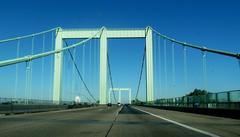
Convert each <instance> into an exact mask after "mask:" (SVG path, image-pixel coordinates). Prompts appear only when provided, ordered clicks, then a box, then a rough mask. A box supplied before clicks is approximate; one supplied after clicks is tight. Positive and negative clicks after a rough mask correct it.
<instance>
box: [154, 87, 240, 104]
mask: <svg viewBox="0 0 240 137" xmlns="http://www.w3.org/2000/svg"><path fill="white" fill-rule="evenodd" d="M154 105H158V106H166V107H167V106H168V107H190V108H216V109H240V90H233V91H226V92H219V93H208V94H207V95H201V96H183V97H176V98H168V99H157V100H156V101H154Z"/></svg>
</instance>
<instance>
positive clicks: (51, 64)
mask: <svg viewBox="0 0 240 137" xmlns="http://www.w3.org/2000/svg"><path fill="white" fill-rule="evenodd" d="M54 33H55V31H53V32H52V36H51V46H52V47H51V50H52V51H53V50H54V36H55V35H54ZM53 57H54V55H51V59H50V82H49V83H50V87H49V100H52V96H53V95H52V93H53V92H52V91H53V86H52V85H53V65H54V62H53V59H54V58H53Z"/></svg>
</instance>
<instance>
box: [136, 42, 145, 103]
mask: <svg viewBox="0 0 240 137" xmlns="http://www.w3.org/2000/svg"><path fill="white" fill-rule="evenodd" d="M145 56H146V46H145V47H144V51H143V57H142V63H141V71H140V76H139V81H138V86H137V93H136V96H135V100H136V99H137V96H138V93H139V90H140V84H141V79H142V73H143V67H144V62H145Z"/></svg>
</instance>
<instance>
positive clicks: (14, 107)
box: [0, 98, 93, 114]
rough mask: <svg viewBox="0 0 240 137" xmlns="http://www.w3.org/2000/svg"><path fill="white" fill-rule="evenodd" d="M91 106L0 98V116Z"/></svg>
mask: <svg viewBox="0 0 240 137" xmlns="http://www.w3.org/2000/svg"><path fill="white" fill-rule="evenodd" d="M92 105H93V104H91V103H88V102H81V103H79V104H76V103H75V102H73V101H61V102H60V103H59V102H54V101H51V100H38V99H22V98H0V114H12V113H33V112H43V111H52V110H61V109H71V108H81V107H89V106H92Z"/></svg>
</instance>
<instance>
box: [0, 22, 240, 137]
mask: <svg viewBox="0 0 240 137" xmlns="http://www.w3.org/2000/svg"><path fill="white" fill-rule="evenodd" d="M113 39H115V40H116V39H117V40H119V39H127V40H130V39H141V40H142V41H141V42H143V43H142V45H143V46H138V45H137V46H138V47H137V48H140V49H141V51H142V52H141V53H140V54H141V58H139V60H138V61H139V66H137V68H138V69H137V70H134V71H136V72H137V74H138V75H137V76H136V77H137V79H136V81H135V87H127V86H129V85H128V84H126V85H120V86H122V87H119V85H118V84H117V83H115V81H116V79H115V76H114V74H116V73H118V72H115V71H114V69H113V65H112V64H113V63H114V60H113V57H114V54H111V53H110V52H109V45H111V42H110V40H113ZM138 51H139V50H138ZM132 52H134V51H132ZM0 53H1V55H0V75H1V77H0V80H1V81H0V82H1V85H0V114H2V115H1V116H0V135H1V136H19V135H20V134H21V136H25V137H26V136H29V137H30V136H60V137H61V136H94V137H96V136H99V137H101V136H240V132H239V131H238V128H239V124H240V121H239V120H238V119H239V111H240V90H239V89H240V87H239V74H240V54H239V53H237V52H230V51H224V50H218V49H212V48H208V47H207V46H202V45H195V44H189V43H186V42H181V41H178V40H175V39H173V38H170V37H168V36H165V35H163V34H161V33H160V32H159V31H157V30H155V29H154V28H152V27H150V26H148V27H146V28H134V29H111V28H106V27H102V28H99V29H63V28H60V27H57V28H53V29H50V30H47V31H42V32H39V33H34V34H30V35H25V36H20V37H15V38H9V39H5V40H0ZM125 67H127V66H125ZM130 77H131V76H130ZM125 80H126V83H128V78H126V79H125ZM228 81H229V82H228ZM226 82H227V83H226ZM116 85H117V86H116ZM194 89H195V90H194ZM193 90H194V91H196V92H192V93H193V94H191V95H190V94H188V93H189V92H191V91H193ZM126 91H127V92H128V96H126V97H124V96H121V94H123V93H125V92H126ZM197 92H198V94H194V93H197ZM117 93H118V94H117ZM170 93H171V94H170ZM200 93H201V94H200ZM117 98H118V99H117ZM122 98H127V99H125V100H127V101H125V102H124V101H122V100H123V99H122ZM117 104H118V105H117ZM72 108H74V109H72ZM159 108H160V109H159ZM172 110H177V111H172ZM43 111H44V112H43ZM33 112H43V113H33ZM188 112H192V113H188ZM18 113H21V115H11V114H18ZM205 114H207V115H205ZM8 115H9V116H8ZM210 115H215V116H210ZM219 116H221V117H219ZM224 117H231V118H234V119H229V118H224ZM16 127H17V128H16Z"/></svg>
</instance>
